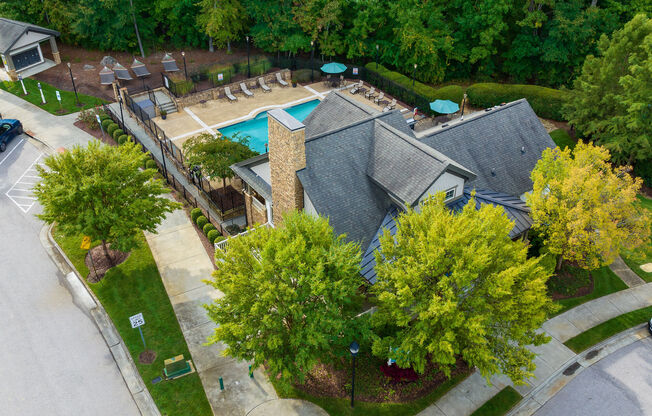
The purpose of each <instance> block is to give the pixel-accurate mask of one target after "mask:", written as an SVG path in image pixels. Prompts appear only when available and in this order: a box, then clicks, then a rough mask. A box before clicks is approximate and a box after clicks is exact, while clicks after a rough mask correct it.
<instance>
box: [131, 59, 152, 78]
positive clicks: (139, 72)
mask: <svg viewBox="0 0 652 416" xmlns="http://www.w3.org/2000/svg"><path fill="white" fill-rule="evenodd" d="M131 70H132V71H134V74H136V76H137V77H138V78H142V77H146V76H148V75H151V73H150V72H149V70H148V69H147V67H146V66H145V64H144V63H142V62H140V61H139V60H138V59H136V58H134V62H133V63H132V64H131Z"/></svg>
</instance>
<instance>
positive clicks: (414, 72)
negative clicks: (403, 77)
mask: <svg viewBox="0 0 652 416" xmlns="http://www.w3.org/2000/svg"><path fill="white" fill-rule="evenodd" d="M416 74H417V64H414V71H412V87H414V77H415V76H416Z"/></svg>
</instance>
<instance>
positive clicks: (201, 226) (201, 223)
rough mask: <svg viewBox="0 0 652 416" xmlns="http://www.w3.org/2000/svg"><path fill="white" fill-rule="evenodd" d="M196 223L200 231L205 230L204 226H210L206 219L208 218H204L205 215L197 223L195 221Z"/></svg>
mask: <svg viewBox="0 0 652 416" xmlns="http://www.w3.org/2000/svg"><path fill="white" fill-rule="evenodd" d="M195 223H196V224H197V227H199V229H200V230H203V229H204V225H206V224H208V219H206V217H204V216H203V215H200V216H199V217H198V218H197V221H195Z"/></svg>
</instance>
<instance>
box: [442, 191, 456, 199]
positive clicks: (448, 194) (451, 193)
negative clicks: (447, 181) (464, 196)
mask: <svg viewBox="0 0 652 416" xmlns="http://www.w3.org/2000/svg"><path fill="white" fill-rule="evenodd" d="M452 198H455V188H451V189H448V190H447V191H446V196H445V197H444V201H448V200H449V199H452Z"/></svg>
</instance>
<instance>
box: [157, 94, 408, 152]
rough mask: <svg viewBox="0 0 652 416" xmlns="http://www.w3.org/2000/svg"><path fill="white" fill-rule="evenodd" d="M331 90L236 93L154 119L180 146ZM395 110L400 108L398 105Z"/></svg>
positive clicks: (375, 105) (361, 97)
mask: <svg viewBox="0 0 652 416" xmlns="http://www.w3.org/2000/svg"><path fill="white" fill-rule="evenodd" d="M349 84H351V82H349ZM331 91H332V90H331V89H330V88H329V87H327V86H325V85H324V84H323V83H321V82H316V83H313V84H309V85H299V86H297V88H292V87H291V86H290V87H285V88H282V87H280V86H277V85H274V86H273V87H272V92H271V93H264V92H263V91H262V90H261V89H255V90H253V91H252V92H253V93H254V97H251V98H246V97H244V96H243V95H241V94H237V95H236V97H238V101H237V102H230V101H228V100H226V99H222V100H210V101H207V102H206V103H204V104H196V105H193V106H189V107H185V108H183V109H182V110H180V111H179V112H176V113H172V114H169V115H168V116H167V119H166V120H163V119H161V118H160V117H156V118H154V121H155V122H156V124H157V125H158V126H159V127H160V128H162V129H163V130H164V131H165V134H166V135H167V136H168V137H170V138H171V139H172V140H173V141H174V142H175V144H176V145H177V146H179V147H181V146H182V145H183V142H185V141H186V140H188V139H189V138H190V137H192V136H195V135H197V134H200V133H203V132H206V133H211V134H213V135H215V134H216V132H217V129H219V128H222V127H226V126H229V125H231V124H235V123H239V122H242V121H245V120H249V119H251V118H254V117H255V116H256V115H257V114H259V113H260V112H262V111H266V110H271V109H274V108H285V107H290V106H294V105H297V104H301V103H305V102H308V101H311V100H314V99H319V100H321V99H323V98H324V97H325V96H326V94H328V93H330V92H331ZM342 92H343V93H345V94H347V95H350V93H349V89H348V88H347V89H343V90H342ZM350 96H351V97H353V98H354V99H355V100H358V101H360V102H363V103H365V104H366V105H368V106H370V107H373V108H375V109H376V110H379V111H381V110H382V107H380V106H378V105H377V104H374V102H373V100H367V99H366V98H364V95H363V94H355V95H350ZM279 103H281V104H279ZM397 108H399V109H401V107H399V106H397Z"/></svg>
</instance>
